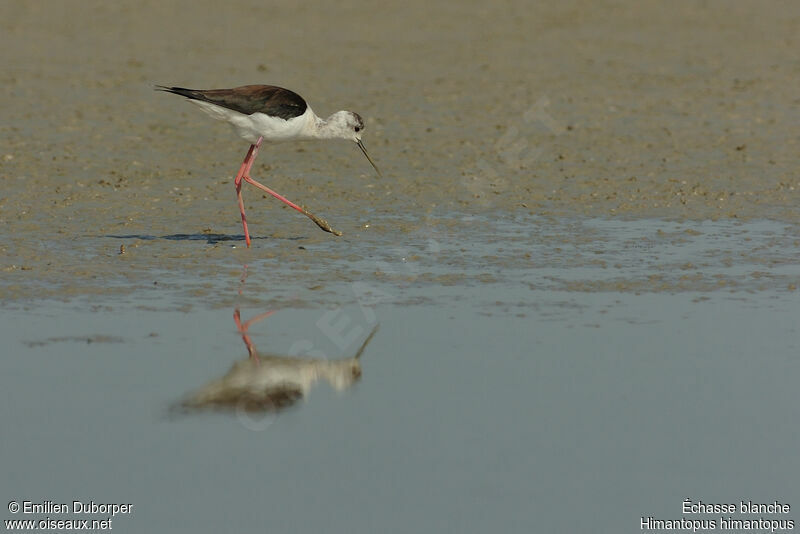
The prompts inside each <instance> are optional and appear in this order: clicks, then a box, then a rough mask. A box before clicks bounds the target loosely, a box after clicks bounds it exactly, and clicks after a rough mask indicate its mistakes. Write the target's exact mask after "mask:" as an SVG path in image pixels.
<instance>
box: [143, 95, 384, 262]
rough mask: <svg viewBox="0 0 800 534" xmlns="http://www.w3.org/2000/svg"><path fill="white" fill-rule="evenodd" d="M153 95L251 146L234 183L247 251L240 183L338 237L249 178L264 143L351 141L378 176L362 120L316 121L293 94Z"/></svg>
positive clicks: (344, 116)
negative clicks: (191, 109) (183, 103)
mask: <svg viewBox="0 0 800 534" xmlns="http://www.w3.org/2000/svg"><path fill="white" fill-rule="evenodd" d="M156 90H159V91H166V92H168V93H173V94H176V95H180V96H184V97H186V98H188V99H189V100H190V101H191V102H192V103H194V104H197V105H198V106H199V107H200V109H202V110H203V111H205V112H206V113H207V114H208V115H210V116H211V117H213V118H215V119H217V120H221V121H226V122H228V123H230V124H231V126H232V127H233V129H234V130H235V131H236V133H237V134H239V136H240V137H242V138H243V139H245V140H246V141H248V142H249V143H251V144H250V149H249V150H248V151H247V155H246V156H245V158H244V162H243V163H242V166H241V167H240V168H239V172H238V173H237V174H236V179H235V180H234V185H235V186H236V198H237V200H238V202H239V212H240V213H241V216H242V227H243V228H244V239H245V241H246V243H247V246H248V247H249V246H250V233H249V232H248V230H247V218H246V217H245V214H244V202H243V201H242V181H243V180H244V181H245V182H247V183H249V184H252V185H254V186H255V187H258V188H259V189H262V190H263V191H266V192H267V193H269V194H270V195H272V196H273V197H275V198H277V199H278V200H280V201H281V202H284V203H285V204H287V205H288V206H289V207H291V208H294V209H296V210H297V211H299V212H300V213H302V214H303V215H305V216H306V217H308V218H310V219H311V220H312V221H314V222H315V223H316V224H317V226H319V227H320V228H322V229H323V230H325V231H326V232H330V233H332V234H334V235H337V236H338V235H342V233H341V232H339V231H338V230H334V229H333V228H331V226H330V224H328V221H326V220H325V219H322V218H321V217H317V216H316V215H314V214H313V213H311V212H309V211H308V210H306V209H305V208H304V207H301V206H298V205H297V204H295V203H294V202H291V201H290V200H288V199H287V198H286V197H284V196H282V195H280V194H278V193H276V192H275V191H273V190H272V189H270V188H268V187H266V186H265V185H262V184H260V183H258V182H257V181H255V180H253V179H252V178H251V177H250V169H251V167H252V166H253V162H254V161H255V159H256V155H257V154H258V149H259V148H260V147H261V144H262V143H263V142H264V141H266V142H269V143H277V142H283V141H293V140H309V139H347V140H349V141H354V142H355V143H356V144H357V145H358V147H359V148H360V149H361V151H362V152H363V153H364V155H365V156H366V157H367V160H369V162H370V164H372V166H373V168H374V169H375V171H376V172H377V173H378V176H381V172H380V171H379V170H378V166H377V165H375V162H374V161H372V158H371V157H370V156H369V154H368V153H367V149H366V148H365V147H364V143H363V142H362V141H361V135H362V132H363V131H364V120H363V119H362V118H361V116H360V115H359V114H358V113H354V112H352V111H337V112H336V113H334V114H333V115H331V116H330V117H328V118H327V119H321V118H320V117H317V115H316V114H315V113H314V112H313V111H312V110H311V107H310V106H309V105H308V104H307V103H306V101H305V100H304V99H303V97H301V96H300V95H298V94H297V93H295V92H294V91H290V90H289V89H284V88H283V87H276V86H273V85H244V86H242V87H235V88H233V89H205V90H199V89H186V88H183V87H167V86H163V85H157V86H156Z"/></svg>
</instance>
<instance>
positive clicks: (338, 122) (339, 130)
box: [326, 111, 383, 177]
mask: <svg viewBox="0 0 800 534" xmlns="http://www.w3.org/2000/svg"><path fill="white" fill-rule="evenodd" d="M326 122H327V123H328V127H329V128H330V130H331V131H333V132H336V137H340V138H342V139H347V140H349V141H353V142H355V143H356V144H357V145H358V148H360V149H361V152H363V153H364V155H365V156H366V157H367V160H368V161H369V162H370V164H371V165H372V167H373V168H374V169H375V172H377V173H378V176H381V177H383V175H382V174H381V171H380V170H378V166H377V165H375V162H374V161H372V158H371V157H369V154H368V153H367V149H366V147H365V146H364V143H363V142H362V141H361V134H362V133H363V131H364V119H362V118H361V115H359V114H358V113H354V112H352V111H337V112H336V113H334V114H333V115H331V116H330V118H328V120H327V121H326Z"/></svg>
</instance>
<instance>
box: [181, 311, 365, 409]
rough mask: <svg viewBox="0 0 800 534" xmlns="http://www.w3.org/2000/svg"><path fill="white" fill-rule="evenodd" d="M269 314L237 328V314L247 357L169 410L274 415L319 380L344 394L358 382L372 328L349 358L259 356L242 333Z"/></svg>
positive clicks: (306, 392)
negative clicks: (269, 413)
mask: <svg viewBox="0 0 800 534" xmlns="http://www.w3.org/2000/svg"><path fill="white" fill-rule="evenodd" d="M272 313H273V312H271V311H270V312H265V313H262V314H260V315H257V316H255V317H253V318H252V319H250V320H249V321H247V322H245V323H242V321H241V317H240V314H239V310H238V309H236V310H235V311H234V313H233V319H234V321H235V322H236V328H237V330H238V331H239V333H240V334H241V335H242V340H243V341H244V344H245V345H246V346H247V352H248V353H249V356H248V358H246V359H244V360H241V361H238V362H236V363H234V364H233V367H231V369H230V371H228V373H227V374H226V375H225V376H223V377H221V378H219V379H217V380H214V381H212V382H209V383H208V384H206V385H205V386H203V387H202V388H200V389H198V390H197V391H194V392H192V393H190V394H189V395H188V396H187V397H186V398H185V399H184V400H183V401H181V402H180V403H179V404H178V405H177V406H175V407H174V408H177V410H178V411H179V412H184V413H186V412H197V411H206V410H208V411H212V410H216V411H228V410H235V411H237V412H238V411H245V412H278V411H281V410H284V409H286V408H288V407H290V406H292V405H293V404H295V403H296V402H297V401H298V400H300V399H301V398H303V397H305V396H306V395H307V394H308V392H309V390H310V389H311V387H312V386H313V385H314V384H315V383H316V382H318V381H319V380H321V379H322V380H326V381H327V382H328V383H329V384H330V385H331V386H332V387H333V388H334V389H335V390H337V391H343V390H345V389H347V388H349V387H350V386H352V385H353V384H354V383H355V382H356V381H358V380H359V379H360V378H361V355H362V354H363V352H364V349H366V347H367V344H368V343H369V342H370V340H371V339H372V337H373V336H374V335H375V332H377V330H378V327H377V326H375V328H374V329H373V330H372V332H370V334H369V336H367V338H366V339H365V340H364V342H363V343H362V344H361V347H360V348H359V349H358V352H356V354H355V356H353V357H351V358H341V359H338V360H328V359H320V358H304V357H302V356H296V357H292V356H275V355H259V354H258V352H257V350H256V347H255V345H254V344H253V340H252V339H250V335H249V334H248V333H247V330H248V329H249V328H250V326H251V325H252V324H253V323H256V322H258V321H261V320H262V319H265V318H266V317H268V316H270V315H272Z"/></svg>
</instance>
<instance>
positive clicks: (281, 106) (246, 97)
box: [156, 85, 308, 120]
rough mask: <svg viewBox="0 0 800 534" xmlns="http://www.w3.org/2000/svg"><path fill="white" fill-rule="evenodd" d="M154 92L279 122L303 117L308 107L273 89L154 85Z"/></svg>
mask: <svg viewBox="0 0 800 534" xmlns="http://www.w3.org/2000/svg"><path fill="white" fill-rule="evenodd" d="M156 88H157V89H160V90H162V91H167V92H168V93H174V94H176V95H181V96H185V97H186V98H189V99H192V100H201V101H203V102H208V103H210V104H214V105H217V106H220V107H223V108H227V109H232V110H234V111H238V112H239V113H244V114H245V115H252V114H253V113H263V114H265V115H269V116H271V117H280V118H281V119H286V120H288V119H293V118H295V117H299V116H300V115H302V114H303V113H305V111H306V109H307V108H308V104H306V101H305V100H303V97H302V96H300V95H298V94H297V93H295V92H294V91H290V90H288V89H284V88H283V87H275V86H274V85H243V86H242V87H234V88H233V89H207V90H198V89H185V88H183V87H165V86H163V85H157V86H156Z"/></svg>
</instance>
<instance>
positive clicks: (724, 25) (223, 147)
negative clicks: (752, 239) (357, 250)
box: [0, 2, 800, 297]
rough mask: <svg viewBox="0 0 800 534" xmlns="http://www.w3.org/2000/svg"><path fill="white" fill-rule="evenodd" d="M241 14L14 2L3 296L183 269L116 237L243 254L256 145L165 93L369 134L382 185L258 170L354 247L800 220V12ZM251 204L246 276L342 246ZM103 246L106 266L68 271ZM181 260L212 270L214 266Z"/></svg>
mask: <svg viewBox="0 0 800 534" xmlns="http://www.w3.org/2000/svg"><path fill="white" fill-rule="evenodd" d="M236 5H238V7H239V9H235V8H234V7H235V6H231V8H230V9H226V10H224V11H220V10H218V9H215V8H213V7H212V6H213V4H212V3H203V2H191V3H180V2H174V3H170V4H169V5H167V6H162V5H161V4H156V3H152V4H148V3H145V4H141V3H125V2H121V3H120V2H117V3H112V4H109V3H104V2H80V3H70V4H68V3H56V4H54V3H43V2H42V3H31V2H25V3H7V4H4V6H3V7H2V8H1V9H2V16H1V17H0V29H2V31H0V50H2V52H0V53H1V54H2V55H3V64H4V69H3V72H2V74H0V76H2V79H1V80H0V105H1V106H2V109H3V121H2V124H0V173H1V174H2V180H0V222H2V224H3V225H4V228H5V232H4V234H5V235H6V239H5V240H4V242H3V243H2V244H0V253H1V254H2V260H1V261H2V265H0V268H2V270H3V273H4V278H5V279H6V281H5V283H4V284H2V286H7V285H9V284H10V285H14V286H25V287H26V288H27V291H29V292H30V295H32V296H36V295H37V293H38V292H39V291H40V290H43V288H42V287H39V286H41V285H45V284H47V285H50V284H51V283H53V282H57V281H58V280H57V278H58V277H59V276H60V277H62V279H64V280H69V279H70V278H72V277H76V278H82V277H88V278H90V279H96V280H101V281H102V279H104V278H106V277H108V276H111V275H112V274H114V273H119V272H120V269H119V266H118V265H117V264H116V263H117V259H116V258H114V255H115V254H116V253H117V252H118V250H119V246H120V245H121V244H124V245H126V246H127V247H128V249H129V250H130V249H131V248H132V247H133V248H136V247H138V249H139V253H140V255H139V259H140V260H141V259H142V258H143V257H146V258H148V260H147V262H148V263H146V264H145V265H144V266H143V268H147V269H158V268H160V267H166V266H167V265H166V264H165V263H168V262H167V260H165V258H164V254H165V251H164V250H161V247H157V248H154V247H156V243H155V242H154V241H147V240H144V239H136V238H134V237H132V238H129V239H121V238H118V237H117V238H114V237H108V236H158V237H160V236H173V238H176V239H180V238H181V237H184V238H187V239H188V238H196V239H199V240H201V242H202V239H203V236H204V235H206V234H209V233H210V234H214V235H219V236H221V237H222V238H234V239H236V240H235V241H233V242H227V243H226V244H228V245H230V244H236V245H238V246H241V244H242V243H241V241H239V239H240V236H241V227H240V224H239V220H238V214H237V213H236V205H235V200H234V193H233V186H232V183H231V179H232V177H233V174H234V173H235V171H236V170H237V168H238V165H239V162H240V160H241V158H242V157H243V155H244V152H245V150H246V148H247V146H246V144H245V143H243V142H242V141H241V140H239V139H238V138H236V137H235V136H234V135H233V133H232V132H231V131H230V130H229V129H228V127H227V126H226V125H224V124H220V123H215V122H214V121H212V120H209V119H208V118H207V117H205V116H204V115H203V114H202V113H200V112H199V111H198V110H197V109H195V108H194V107H192V106H191V105H189V104H187V103H184V102H181V101H179V100H178V99H177V98H174V97H172V96H171V95H165V94H159V93H155V92H153V91H152V84H154V83H166V84H180V85H185V86H189V87H192V86H197V87H218V86H234V85H239V84H245V83H273V84H279V85H284V86H287V87H290V88H294V89H296V90H298V91H299V92H300V93H301V94H303V95H304V96H305V97H306V98H307V100H308V101H309V102H310V103H311V105H312V107H313V108H314V109H315V110H316V111H317V112H318V113H319V114H320V115H323V116H325V115H328V114H329V113H332V112H333V111H336V110H338V109H352V110H356V111H358V112H359V113H361V114H362V115H363V116H364V117H366V119H367V130H366V133H365V138H364V139H365V141H366V144H367V146H368V148H370V149H371V151H372V152H373V154H374V157H375V159H376V160H377V161H378V163H379V164H380V165H381V167H382V169H383V171H384V174H385V178H384V179H378V178H377V177H376V176H374V175H373V174H372V172H371V169H370V167H369V164H368V163H367V162H366V161H365V160H364V159H363V157H361V155H360V154H359V153H358V151H357V150H356V149H355V147H353V146H350V144H348V143H345V142H333V143H313V142H312V143H305V144H291V145H282V146H276V147H267V148H266V149H264V150H263V151H262V153H261V155H260V157H259V160H258V162H257V165H256V168H255V172H254V176H255V177H256V178H257V179H259V180H262V181H263V182H265V183H267V184H269V185H270V186H272V187H273V188H274V189H276V190H277V191H279V192H282V193H283V194H285V195H286V196H287V197H289V198H291V199H293V200H296V201H297V202H300V203H303V204H305V205H306V206H308V207H309V208H310V209H311V210H312V211H314V212H315V213H317V214H319V215H321V216H323V217H325V218H327V219H328V220H329V221H330V222H331V223H332V224H333V225H334V226H335V227H338V228H340V229H341V230H343V231H344V232H345V239H346V238H347V237H348V236H349V237H351V238H352V237H353V236H357V235H359V234H360V233H364V232H373V233H374V232H375V227H376V226H379V225H380V221H381V219H382V217H383V216H384V215H387V214H389V215H405V216H407V217H408V218H409V220H411V221H421V220H426V221H428V222H429V224H436V223H437V219H438V218H439V217H440V216H442V215H445V216H446V215H450V214H451V213H453V212H458V213H486V214H489V215H490V216H491V214H495V213H500V212H511V213H512V214H513V213H521V214H534V215H537V216H559V217H562V216H566V217H585V216H592V217H612V218H613V217H625V218H634V219H635V218H641V217H645V218H667V219H671V220H678V221H680V220H686V219H690V220H707V219H720V218H721V219H726V218H737V219H751V218H756V219H762V218H768V219H772V220H778V221H783V222H789V223H797V222H798V219H799V218H800V209H798V208H797V206H798V195H800V178H798V174H797V154H798V139H800V136H798V133H797V124H799V123H800V120H798V119H800V115H799V113H800V111H798V110H799V109H800V107H798V98H797V92H796V90H795V89H796V84H795V81H796V79H797V76H798V73H799V72H798V71H799V70H800V65H798V63H797V59H796V50H797V49H798V48H800V42H798V39H800V38H798V35H800V31H798V17H799V16H800V8H799V7H798V6H797V5H795V4H792V3H784V4H774V5H773V6H772V7H771V8H770V9H764V8H763V6H760V5H759V4H757V3H754V2H707V3H704V4H698V3H696V2H678V3H670V4H664V3H659V2H643V3H636V4H632V5H625V6H623V5H622V4H610V3H597V2H571V3H560V4H559V6H558V7H554V6H534V7H531V6H529V5H528V4H527V3H525V2H516V3H515V2H507V3H504V4H503V5H502V6H496V7H489V6H488V5H483V4H480V3H469V4H466V5H462V4H459V5H458V6H455V5H454V6H447V5H441V4H433V5H431V4H429V3H417V4H411V5H404V6H403V7H399V6H397V7H389V8H384V7H377V6H367V5H363V4H360V3H354V2H351V3H346V4H341V5H337V6H336V7H333V6H326V5H315V4H300V5H296V4H285V5H278V6H267V5H265V4H263V3H257V2H253V3H248V2H240V3H238V4H236ZM245 200H246V204H247V209H248V213H249V217H250V222H251V229H252V232H253V234H254V235H255V236H257V237H261V238H267V239H261V240H256V245H255V247H254V249H253V250H252V251H251V252H250V253H249V254H250V255H251V257H252V258H263V257H264V255H265V254H269V255H275V257H277V258H278V259H281V260H284V261H286V262H287V264H288V265H295V263H294V262H293V259H294V258H295V257H296V254H297V252H296V249H295V247H285V246H282V245H278V244H276V242H275V241H273V240H272V238H286V239H292V238H296V237H308V238H309V239H311V240H313V241H320V240H328V239H333V238H332V237H331V236H328V235H315V232H318V230H317V229H316V228H314V227H313V225H311V224H310V223H309V222H308V221H307V220H305V219H304V218H302V217H301V216H299V215H297V214H295V213H292V212H290V211H288V210H287V209H284V208H283V207H281V206H280V204H279V203H278V202H277V201H274V200H273V199H265V198H262V195H261V194H260V192H257V191H255V190H253V191H246V193H245ZM365 224H371V226H370V228H369V229H365V228H364V225H365ZM416 226H417V225H416V224H399V225H393V226H392V227H391V228H385V229H384V235H381V236H380V239H386V240H387V242H391V241H392V240H393V239H395V238H396V237H397V236H398V235H401V236H402V235H403V234H407V233H408V232H411V231H414V229H415V228H416ZM461 230H462V231H463V232H464V234H466V235H468V234H469V228H463V229H461ZM87 239H88V240H90V241H91V242H92V243H94V244H95V246H94V249H95V253H96V254H97V256H95V255H94V254H92V255H90V257H92V258H97V257H98V256H99V257H100V258H106V260H104V261H99V260H97V259H94V260H92V261H83V262H69V261H63V259H64V256H65V255H67V256H69V254H70V253H71V252H77V253H80V252H81V250H83V249H84V247H85V246H86V240H87ZM564 239H566V240H573V239H580V236H570V235H565V236H564ZM401 240H402V238H401ZM346 243H347V241H344V240H343V243H342V247H343V248H346V247H347V246H348V245H347V244H346ZM166 245H168V246H167V247H165V248H170V247H171V246H172V245H174V243H167V244H166ZM74 248H79V250H77V251H75V250H73V249H74ZM181 249H182V252H180V254H183V255H184V256H185V257H184V258H183V261H182V263H181V265H182V268H183V269H185V270H187V271H188V272H189V273H195V274H196V273H199V272H202V268H203V261H204V260H203V258H202V255H203V254H205V253H206V252H205V247H196V248H193V249H185V248H184V247H181ZM167 254H169V253H168V252H167ZM87 259H88V258H87ZM169 268H172V266H171V265H170V266H169ZM37 281H38V282H42V283H41V284H40V283H37ZM98 286H99V289H100V290H102V284H98ZM66 290H67V288H66V287H65V291H66ZM0 291H2V292H3V293H2V294H3V296H4V297H12V296H13V293H14V292H11V293H8V291H7V289H6V288H5V287H3V288H0ZM45 293H52V292H45ZM51 296H52V295H51Z"/></svg>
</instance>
